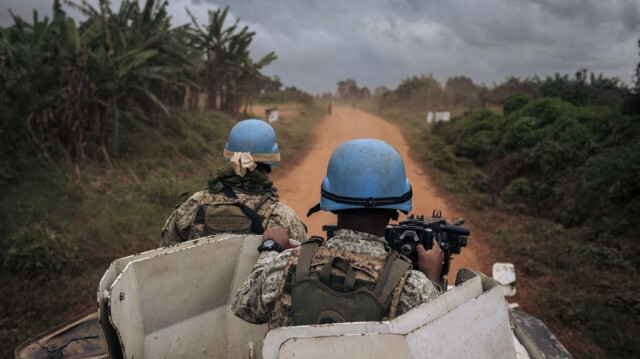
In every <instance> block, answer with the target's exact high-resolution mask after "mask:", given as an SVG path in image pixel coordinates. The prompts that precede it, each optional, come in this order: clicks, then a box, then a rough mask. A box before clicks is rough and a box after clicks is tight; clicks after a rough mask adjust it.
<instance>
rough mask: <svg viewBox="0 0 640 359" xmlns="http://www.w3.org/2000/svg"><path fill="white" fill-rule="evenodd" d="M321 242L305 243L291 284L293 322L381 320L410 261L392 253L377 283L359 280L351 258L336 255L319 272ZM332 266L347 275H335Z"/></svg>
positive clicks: (326, 322)
mask: <svg viewBox="0 0 640 359" xmlns="http://www.w3.org/2000/svg"><path fill="white" fill-rule="evenodd" d="M317 246H318V243H315V242H308V243H307V244H303V246H302V248H301V252H300V256H299V258H298V263H297V266H296V273H295V279H294V280H293V283H292V284H291V321H292V324H293V325H309V324H329V323H340V322H360V321H379V320H382V318H383V316H384V314H385V313H386V312H387V309H388V308H389V305H390V295H391V293H392V292H393V290H394V288H395V287H396V286H397V285H398V283H400V281H401V280H402V278H403V276H404V274H405V272H406V271H407V270H408V269H409V268H410V264H409V263H408V262H407V261H405V260H403V259H401V258H400V257H397V255H396V253H395V252H392V253H391V254H389V257H388V258H387V260H386V262H385V265H384V267H383V270H382V272H381V273H380V276H379V278H378V281H377V282H364V281H362V282H361V283H356V279H355V273H354V271H353V268H352V267H351V265H350V262H349V260H348V259H345V258H340V257H333V258H331V259H330V260H329V261H328V262H327V263H326V264H325V265H324V266H323V267H322V269H321V270H320V273H319V274H318V273H316V271H315V270H313V269H311V260H312V259H313V254H314V252H315V249H316V248H317ZM332 267H337V268H340V270H342V271H343V272H344V273H345V276H344V277H342V276H334V275H331V269H332Z"/></svg>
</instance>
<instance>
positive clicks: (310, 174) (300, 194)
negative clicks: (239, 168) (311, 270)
mask: <svg viewBox="0 0 640 359" xmlns="http://www.w3.org/2000/svg"><path fill="white" fill-rule="evenodd" d="M355 138H375V139H379V140H383V141H386V142H387V143H389V144H391V145H392V146H393V147H394V148H395V149H396V150H398V152H400V154H401V155H402V158H403V159H404V163H405V167H406V172H407V177H408V178H409V181H410V182H411V186H412V188H413V201H412V203H413V210H412V212H411V213H415V214H424V215H425V216H430V215H431V213H432V211H433V210H434V209H440V210H441V211H442V215H443V216H444V217H445V218H447V220H450V221H453V220H454V219H457V218H459V217H464V215H463V213H458V212H455V211H454V210H453V209H451V208H450V207H448V206H447V205H446V203H445V199H444V198H442V197H441V196H440V195H438V193H436V191H435V189H434V187H433V186H432V185H431V182H430V179H429V178H428V177H427V176H426V175H425V174H424V173H423V171H422V170H421V169H420V167H419V166H418V165H417V164H416V162H415V161H414V160H413V158H412V156H411V154H410V151H409V145H408V144H407V143H406V142H405V140H404V138H403V136H402V134H401V131H400V130H399V129H398V128H397V127H396V126H395V125H392V124H390V123H388V122H386V121H384V120H383V119H381V118H380V117H377V116H373V115H371V114H369V113H366V112H364V111H360V110H358V109H353V108H347V107H334V108H333V113H332V114H331V115H329V116H325V117H324V118H323V119H322V120H321V122H320V123H319V124H318V125H317V126H316V128H315V139H314V141H313V143H312V144H311V145H310V147H309V149H308V150H305V154H304V155H303V156H301V157H299V158H296V160H295V164H294V165H293V166H290V167H287V169H286V170H285V171H282V172H280V171H276V172H274V176H273V178H272V179H273V181H274V183H275V185H276V187H278V193H279V194H280V200H281V201H282V202H283V203H285V204H287V205H288V206H290V207H291V208H293V210H294V211H295V212H296V213H297V214H298V215H299V216H300V218H302V220H303V221H304V222H305V224H306V225H307V227H308V228H309V231H308V233H309V235H319V236H322V237H325V233H324V232H322V225H323V224H335V223H336V218H335V215H333V214H331V213H329V212H324V211H320V212H317V213H315V214H314V215H312V216H311V217H309V218H306V214H307V211H308V209H309V208H311V207H313V206H314V205H315V204H316V203H318V202H319V201H320V184H321V183H322V179H323V178H324V176H325V174H326V169H327V164H328V162H329V158H330V157H331V153H332V152H333V150H334V149H335V148H336V147H338V146H339V145H340V144H341V143H343V142H345V141H348V140H351V139H355ZM286 145H287V144H286V143H280V146H286ZM403 219H404V215H402V214H401V216H400V220H403ZM473 232H474V231H473V228H471V234H472V235H471V237H469V245H468V247H467V248H465V249H463V251H462V254H460V255H456V256H454V260H453V261H452V268H451V271H450V272H449V273H450V275H453V276H455V273H457V271H458V269H459V268H460V267H467V268H470V269H476V270H486V269H485V268H482V266H481V265H480V263H479V262H478V257H482V256H476V253H474V250H475V249H476V248H474V247H478V246H474V242H473ZM477 249H480V248H477ZM482 249H483V250H481V252H486V250H485V248H482ZM484 266H485V267H486V264H484Z"/></svg>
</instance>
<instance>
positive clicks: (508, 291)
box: [491, 262, 516, 297]
mask: <svg viewBox="0 0 640 359" xmlns="http://www.w3.org/2000/svg"><path fill="white" fill-rule="evenodd" d="M491 276H492V277H493V279H495V280H497V281H498V282H500V284H502V290H503V292H504V296H505V297H513V296H514V295H516V267H515V266H514V265H513V263H500V262H498V263H493V267H492V268H491Z"/></svg>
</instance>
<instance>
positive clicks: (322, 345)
mask: <svg viewBox="0 0 640 359" xmlns="http://www.w3.org/2000/svg"><path fill="white" fill-rule="evenodd" d="M461 272H463V273H462V275H463V277H466V278H467V280H466V281H465V282H464V283H462V284H460V285H458V286H456V287H455V288H453V289H452V290H450V291H448V292H446V293H445V294H443V295H441V296H440V297H438V298H437V299H435V300H433V301H431V302H429V303H425V304H422V305H420V306H419V307H417V308H414V309H413V310H411V311H409V312H408V313H406V314H404V315H402V316H400V317H398V318H396V319H394V320H391V321H386V322H368V323H364V322H362V323H341V324H331V325H316V326H299V327H288V328H279V329H275V330H272V331H269V332H268V333H267V335H266V337H265V340H264V346H263V357H264V358H291V357H299V358H323V359H326V358H327V357H331V358H390V357H391V358H394V357H395V358H514V357H515V348H514V342H513V335H512V333H511V328H510V326H509V318H508V314H507V309H506V303H505V300H504V297H503V295H502V289H501V286H500V284H499V283H498V282H496V281H495V280H493V279H491V278H489V277H486V276H484V275H482V274H475V273H473V272H471V271H468V270H464V269H463V270H461Z"/></svg>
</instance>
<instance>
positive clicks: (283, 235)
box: [262, 227, 300, 251]
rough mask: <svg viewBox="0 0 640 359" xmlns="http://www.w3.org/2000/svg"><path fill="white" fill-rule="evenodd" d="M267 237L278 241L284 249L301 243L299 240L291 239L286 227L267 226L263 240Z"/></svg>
mask: <svg viewBox="0 0 640 359" xmlns="http://www.w3.org/2000/svg"><path fill="white" fill-rule="evenodd" d="M267 238H273V239H275V240H276V242H278V244H279V245H280V247H282V250H283V251H284V250H287V249H289V248H295V247H297V246H299V245H300V243H299V242H297V241H291V240H290V239H289V231H288V230H286V229H284V228H276V227H273V228H267V229H266V230H265V231H264V233H263V234H262V240H263V241H264V240H265V239H267Z"/></svg>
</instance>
